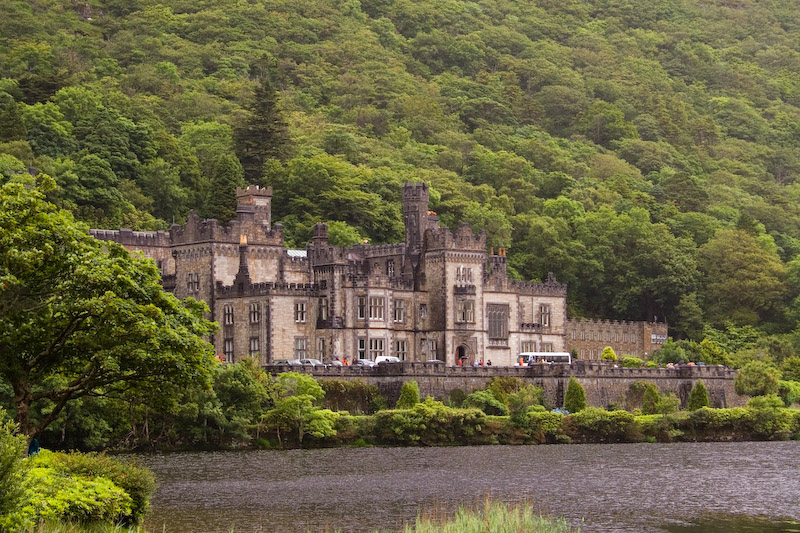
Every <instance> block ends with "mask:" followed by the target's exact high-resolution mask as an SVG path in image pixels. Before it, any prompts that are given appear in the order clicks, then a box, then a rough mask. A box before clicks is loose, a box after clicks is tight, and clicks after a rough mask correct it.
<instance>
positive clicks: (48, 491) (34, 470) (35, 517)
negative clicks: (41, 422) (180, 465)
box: [0, 450, 152, 531]
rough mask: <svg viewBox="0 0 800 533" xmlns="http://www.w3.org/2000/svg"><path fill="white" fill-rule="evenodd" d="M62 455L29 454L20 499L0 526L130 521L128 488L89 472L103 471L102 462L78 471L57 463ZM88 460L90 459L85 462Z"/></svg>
mask: <svg viewBox="0 0 800 533" xmlns="http://www.w3.org/2000/svg"><path fill="white" fill-rule="evenodd" d="M63 455H64V454H55V453H52V452H48V451H46V450H43V451H42V452H40V453H39V454H38V455H36V456H34V457H32V458H30V461H31V468H30V469H29V470H28V471H27V472H26V475H25V476H24V478H23V479H22V481H21V483H20V486H21V488H22V491H23V495H22V498H21V502H20V504H19V505H17V507H16V508H15V509H14V510H13V511H12V512H11V513H9V514H7V515H5V516H3V517H2V519H1V520H2V522H0V528H3V529H8V530H12V531H18V530H21V529H28V528H31V527H33V526H35V525H36V524H38V523H39V522H40V521H42V520H44V521H61V522H79V523H88V522H107V523H124V522H127V521H131V518H132V517H133V515H134V513H135V511H134V502H133V499H132V498H131V496H130V495H129V494H128V492H126V491H125V489H123V488H122V487H121V486H120V485H118V484H116V483H114V482H113V481H111V480H110V479H109V478H108V477H104V476H102V475H93V474H92V473H90V472H92V471H98V472H100V471H106V470H108V469H107V468H105V467H103V466H102V465H101V466H100V467H99V468H81V465H78V468H77V469H76V470H77V471H80V472H81V473H77V472H71V471H69V470H68V469H66V466H65V465H63V464H61V463H60V459H61V456H63ZM71 455H78V454H71ZM90 463H92V461H91V460H89V461H87V462H85V463H84V465H86V464H90ZM151 475H152V474H151Z"/></svg>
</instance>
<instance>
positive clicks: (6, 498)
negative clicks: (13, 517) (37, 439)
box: [0, 408, 27, 517]
mask: <svg viewBox="0 0 800 533" xmlns="http://www.w3.org/2000/svg"><path fill="white" fill-rule="evenodd" d="M4 418H5V411H4V410H3V409H2V408H0V517H2V516H3V515H5V514H8V513H10V512H11V511H12V510H13V509H14V508H15V507H16V506H17V504H18V502H19V500H20V498H21V497H22V487H21V485H20V480H21V479H22V477H23V475H24V472H25V466H26V464H25V461H23V457H24V454H25V445H26V442H27V439H26V438H25V436H24V435H18V434H17V425H16V424H15V423H14V422H12V421H10V420H4Z"/></svg>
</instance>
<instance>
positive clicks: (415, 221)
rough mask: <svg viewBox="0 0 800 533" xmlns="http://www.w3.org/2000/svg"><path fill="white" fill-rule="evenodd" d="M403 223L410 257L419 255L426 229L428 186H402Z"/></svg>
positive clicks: (422, 184) (417, 184) (409, 184)
mask: <svg viewBox="0 0 800 533" xmlns="http://www.w3.org/2000/svg"><path fill="white" fill-rule="evenodd" d="M403 223H404V224H405V226H406V246H407V248H408V253H409V254H411V255H416V254H419V253H420V252H421V251H422V245H423V244H424V237H425V230H426V229H427V228H428V186H427V185H426V184H424V183H413V182H409V183H404V184H403Z"/></svg>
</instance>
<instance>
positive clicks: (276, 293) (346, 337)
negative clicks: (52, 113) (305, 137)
mask: <svg viewBox="0 0 800 533" xmlns="http://www.w3.org/2000/svg"><path fill="white" fill-rule="evenodd" d="M237 198H238V205H237V209H236V219H235V220H233V221H231V222H230V223H229V224H228V225H221V224H219V223H218V221H216V220H202V221H201V220H200V219H199V217H197V216H196V215H195V214H194V213H192V214H190V216H189V218H188V220H187V222H186V224H185V225H184V226H182V227H181V226H179V225H177V224H176V225H173V226H172V227H171V228H170V230H169V232H163V231H159V232H134V231H131V230H126V229H121V230H92V234H93V235H94V236H95V237H97V238H99V239H103V240H111V241H116V242H119V243H121V244H122V245H124V246H125V247H126V248H128V249H129V250H138V251H141V252H142V253H144V255H146V256H147V257H150V258H152V259H154V260H155V261H156V262H157V263H158V265H159V267H160V268H161V271H162V275H163V280H164V286H165V288H166V289H167V290H170V291H172V292H173V293H175V295H176V296H177V297H179V298H184V297H187V296H191V297H194V298H196V299H199V300H204V301H205V302H206V303H207V304H208V306H209V308H210V317H209V318H211V319H212V320H214V321H216V322H217V323H218V324H219V325H220V328H219V331H218V332H217V334H216V335H214V336H213V338H212V339H211V341H212V343H213V344H214V347H215V349H216V350H217V353H218V354H219V355H220V357H221V358H223V359H224V360H226V361H235V360H239V359H242V358H244V357H248V356H249V357H255V358H257V359H259V360H261V361H262V363H264V364H268V363H271V362H273V361H276V360H279V359H294V358H297V359H300V358H305V357H314V358H318V359H329V358H330V357H331V356H333V355H339V356H347V357H348V358H351V359H352V358H356V357H358V358H365V359H375V358H376V357H378V356H381V355H393V356H397V357H399V358H400V359H403V360H410V361H426V360H431V359H438V360H442V361H445V362H446V363H448V364H451V365H453V364H456V363H457V362H458V361H459V360H461V361H463V362H464V363H472V362H473V361H475V360H478V361H485V362H488V361H489V360H491V361H492V364H494V365H511V364H513V363H514V362H515V361H516V355H517V354H518V353H520V352H525V351H566V350H568V349H569V350H572V349H573V348H575V349H576V350H578V354H579V356H581V358H599V355H600V352H602V348H599V350H598V349H597V348H596V347H595V346H594V344H586V346H585V349H584V346H583V345H582V344H581V342H580V341H581V340H583V341H584V343H588V342H589V341H588V340H586V339H587V331H592V339H594V335H595V334H594V331H599V332H600V333H599V335H602V333H603V331H602V330H603V329H605V331H606V332H609V335H612V333H610V332H612V331H617V332H618V335H619V339H620V341H619V342H617V343H615V342H611V341H610V340H609V341H608V342H606V341H605V340H602V341H601V340H600V339H602V338H603V337H598V341H597V342H598V343H602V342H605V344H603V346H606V345H611V346H613V347H615V349H616V350H618V351H619V349H622V352H623V353H631V354H635V355H643V354H644V352H646V351H647V349H648V347H647V346H645V344H646V343H645V342H644V341H649V340H650V339H649V338H647V331H645V329H643V326H642V324H643V323H608V322H605V323H604V322H601V321H568V320H567V317H566V294H567V293H566V286H565V285H564V284H561V283H559V282H557V281H556V280H555V278H554V277H553V276H552V275H550V276H549V277H548V279H547V280H546V281H545V282H544V283H525V282H519V281H515V280H511V279H509V277H508V275H507V272H506V256H505V250H503V249H500V250H498V251H497V253H496V254H495V253H494V250H492V251H491V252H487V250H486V236H485V233H483V232H481V233H480V234H478V235H475V233H473V231H472V230H471V229H470V228H469V227H468V226H466V225H462V226H461V227H459V228H458V229H457V230H456V231H455V232H453V231H451V230H450V229H448V228H445V227H440V226H439V223H438V218H437V217H436V214H435V213H433V212H431V211H429V210H428V187H427V185H425V184H421V183H406V184H405V185H404V186H403V221H404V224H405V242H403V243H399V244H391V245H380V246H373V245H368V244H357V245H355V246H351V247H338V246H333V245H332V244H330V243H329V242H328V229H327V225H326V224H324V223H319V224H317V225H316V226H315V227H314V232H313V238H312V242H311V243H310V244H309V245H308V246H307V247H306V249H305V250H292V249H287V248H285V246H284V242H283V226H282V225H281V224H273V222H272V219H271V208H270V207H271V205H270V204H271V199H272V189H271V188H259V187H255V186H250V187H248V188H247V189H237ZM601 325H602V326H603V327H600V326H601ZM590 326H592V327H590ZM655 326H656V328H655V329H656V330H658V332H659V334H661V333H663V335H664V338H666V325H663V324H656V325H655ZM658 326H663V327H662V328H659V327H658ZM626 328H627V329H630V328H633V329H635V330H636V332H637V333H636V335H638V336H636V335H635V336H634V337H633V342H631V343H630V345H629V346H628V347H627V348H630V349H626V346H625V342H630V339H631V337H630V335H629V334H626V333H623V330H626V331H627V329H626ZM651 329H652V328H651ZM661 330H663V332H662V331H661ZM573 331H574V332H575V333H572V332H573ZM581 332H582V333H581ZM581 334H582V335H583V337H581ZM609 338H611V337H609ZM623 338H624V339H625V342H623V340H622V339H623ZM654 338H655V337H654ZM659 338H660V337H659ZM593 342H594V341H593ZM661 342H663V341H661ZM590 346H591V347H590ZM617 346H618V347H617ZM581 351H583V353H581ZM636 352H640V353H638V354H637V353H636ZM592 356H594V357H592Z"/></svg>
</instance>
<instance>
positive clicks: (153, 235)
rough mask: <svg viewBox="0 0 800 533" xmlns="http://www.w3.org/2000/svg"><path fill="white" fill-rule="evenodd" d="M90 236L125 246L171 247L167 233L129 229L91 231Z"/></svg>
mask: <svg viewBox="0 0 800 533" xmlns="http://www.w3.org/2000/svg"><path fill="white" fill-rule="evenodd" d="M89 235H91V236H92V237H94V238H95V239H99V240H101V241H113V242H116V243H119V244H121V245H123V246H136V247H145V248H147V247H169V246H170V244H171V243H170V235H169V234H168V233H167V232H165V231H133V230H131V229H128V228H122V229H119V230H107V229H91V230H89Z"/></svg>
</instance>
